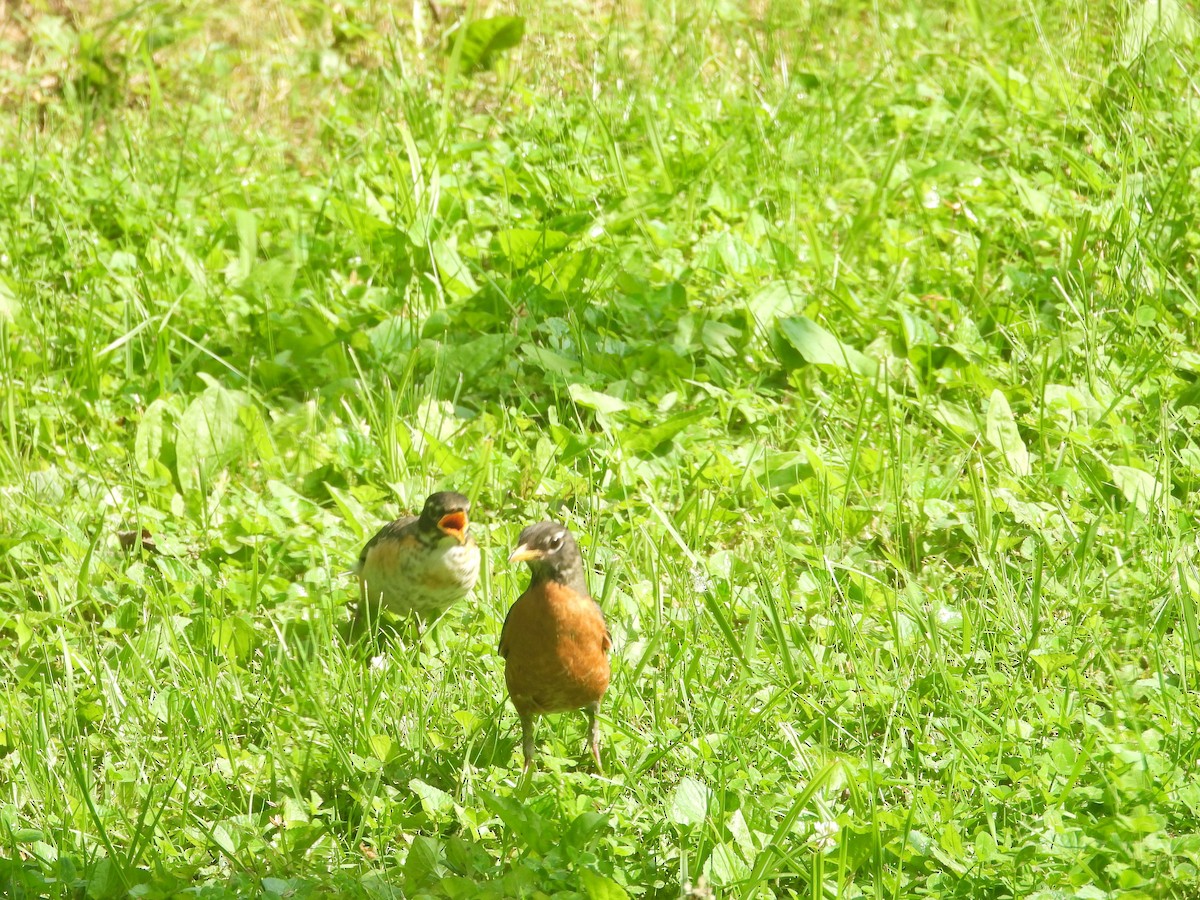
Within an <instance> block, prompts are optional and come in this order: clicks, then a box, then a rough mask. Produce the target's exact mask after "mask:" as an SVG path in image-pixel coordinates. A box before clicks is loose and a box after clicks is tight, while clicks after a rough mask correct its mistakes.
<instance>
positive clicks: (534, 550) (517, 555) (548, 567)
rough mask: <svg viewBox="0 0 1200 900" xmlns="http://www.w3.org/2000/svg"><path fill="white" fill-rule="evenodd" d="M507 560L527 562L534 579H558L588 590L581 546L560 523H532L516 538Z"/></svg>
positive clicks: (570, 585)
mask: <svg viewBox="0 0 1200 900" xmlns="http://www.w3.org/2000/svg"><path fill="white" fill-rule="evenodd" d="M508 561H509V562H523V563H528V564H529V570H530V571H531V572H532V573H533V580H534V581H557V582H559V583H561V584H565V585H568V586H569V587H572V588H575V589H576V590H578V591H580V592H581V593H585V594H586V593H587V586H586V584H585V582H584V578H583V557H582V556H580V555H579V545H578V544H576V543H575V537H574V536H573V535H572V534H571V532H570V531H568V530H567V526H566V525H563V524H562V523H561V522H538V523H537V524H536V525H530V526H529V527H528V528H526V529H525V530H524V531H522V532H521V536H520V537H519V538H517V549H516V550H514V551H513V552H512V554H511V555H510V556H509V557H508Z"/></svg>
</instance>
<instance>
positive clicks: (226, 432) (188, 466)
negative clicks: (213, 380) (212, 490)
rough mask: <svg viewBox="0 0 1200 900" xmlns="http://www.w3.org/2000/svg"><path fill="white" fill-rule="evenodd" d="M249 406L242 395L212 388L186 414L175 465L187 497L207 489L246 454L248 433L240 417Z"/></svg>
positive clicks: (193, 402) (177, 439)
mask: <svg viewBox="0 0 1200 900" xmlns="http://www.w3.org/2000/svg"><path fill="white" fill-rule="evenodd" d="M249 402H250V399H249V398H248V397H247V396H246V395H245V394H244V393H242V392H241V391H227V390H225V388H223V387H221V386H220V385H218V384H212V385H210V386H209V387H208V388H206V389H205V391H204V393H202V394H201V395H200V396H199V397H197V398H196V399H195V400H193V401H192V402H191V403H190V404H188V408H187V409H185V410H184V411H183V415H182V416H181V417H180V419H179V434H178V437H177V438H176V440H175V464H176V469H177V472H178V474H179V483H180V485H181V486H182V487H183V489H184V492H185V493H186V492H189V491H196V490H200V489H201V488H203V487H205V486H207V485H208V483H209V481H210V480H211V479H212V477H213V475H215V474H216V473H217V472H218V471H220V470H221V469H222V468H224V467H225V466H226V465H228V464H229V463H230V462H232V461H233V460H234V459H235V458H236V457H237V456H238V454H240V453H241V452H242V448H243V447H244V446H245V442H246V429H245V427H244V426H243V425H242V420H241V417H240V416H239V414H238V413H239V411H240V410H241V408H242V407H243V406H245V405H247V404H249Z"/></svg>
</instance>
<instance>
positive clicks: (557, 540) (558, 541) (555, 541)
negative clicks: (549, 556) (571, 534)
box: [550, 531, 564, 550]
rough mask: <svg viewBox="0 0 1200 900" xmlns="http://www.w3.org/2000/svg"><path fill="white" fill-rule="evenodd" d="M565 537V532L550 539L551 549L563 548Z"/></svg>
mask: <svg viewBox="0 0 1200 900" xmlns="http://www.w3.org/2000/svg"><path fill="white" fill-rule="evenodd" d="M563 537H564V535H563V532H561V531H560V532H559V533H558V534H556V535H554V536H553V537H552V538H550V549H551V550H557V549H558V548H559V547H561V546H562V542H563Z"/></svg>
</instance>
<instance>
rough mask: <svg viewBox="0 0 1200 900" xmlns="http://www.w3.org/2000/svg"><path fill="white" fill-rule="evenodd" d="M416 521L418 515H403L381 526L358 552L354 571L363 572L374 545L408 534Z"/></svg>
mask: <svg viewBox="0 0 1200 900" xmlns="http://www.w3.org/2000/svg"><path fill="white" fill-rule="evenodd" d="M416 522H417V517H416V516H401V517H400V518H399V519H396V521H394V522H388V523H387V524H386V525H384V526H383V527H382V528H380V529H379V530H378V531H377V532H375V537H373V538H371V539H370V540H369V541H367V545H366V546H365V547H363V548H362V553H360V554H358V563H357V564H356V565H355V566H354V571H355V572H358V573H361V572H362V567H363V564H364V563H365V562H366V561H367V554H368V553H369V552H370V550H371V548H372V547H374V546H375V545H376V544H378V543H379V542H380V541H385V540H388V539H389V538H398V537H404V535H405V534H407V532H408V530H410V529H411V527H412V526H414V525H415V524H416Z"/></svg>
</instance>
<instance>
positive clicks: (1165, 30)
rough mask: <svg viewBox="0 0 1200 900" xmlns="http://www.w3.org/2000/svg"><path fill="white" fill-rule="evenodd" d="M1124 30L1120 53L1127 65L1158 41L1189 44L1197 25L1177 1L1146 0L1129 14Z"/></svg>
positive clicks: (1178, 0)
mask: <svg viewBox="0 0 1200 900" xmlns="http://www.w3.org/2000/svg"><path fill="white" fill-rule="evenodd" d="M1123 31H1124V34H1123V36H1122V40H1121V54H1122V57H1123V59H1124V61H1125V62H1126V63H1129V62H1132V61H1133V60H1134V59H1136V58H1137V57H1139V56H1141V55H1142V54H1143V53H1145V52H1146V48H1147V47H1150V46H1151V45H1153V44H1155V43H1158V42H1162V43H1166V44H1190V43H1191V42H1192V41H1193V40H1195V37H1196V22H1195V20H1194V19H1193V18H1192V14H1191V13H1190V12H1189V11H1188V9H1187V7H1186V6H1185V5H1184V4H1183V3H1181V2H1180V0H1145V2H1143V3H1139V4H1138V5H1137V6H1135V7H1134V8H1133V10H1132V11H1131V12H1130V13H1129V17H1128V18H1127V19H1126V20H1125V27H1124V29H1123Z"/></svg>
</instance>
